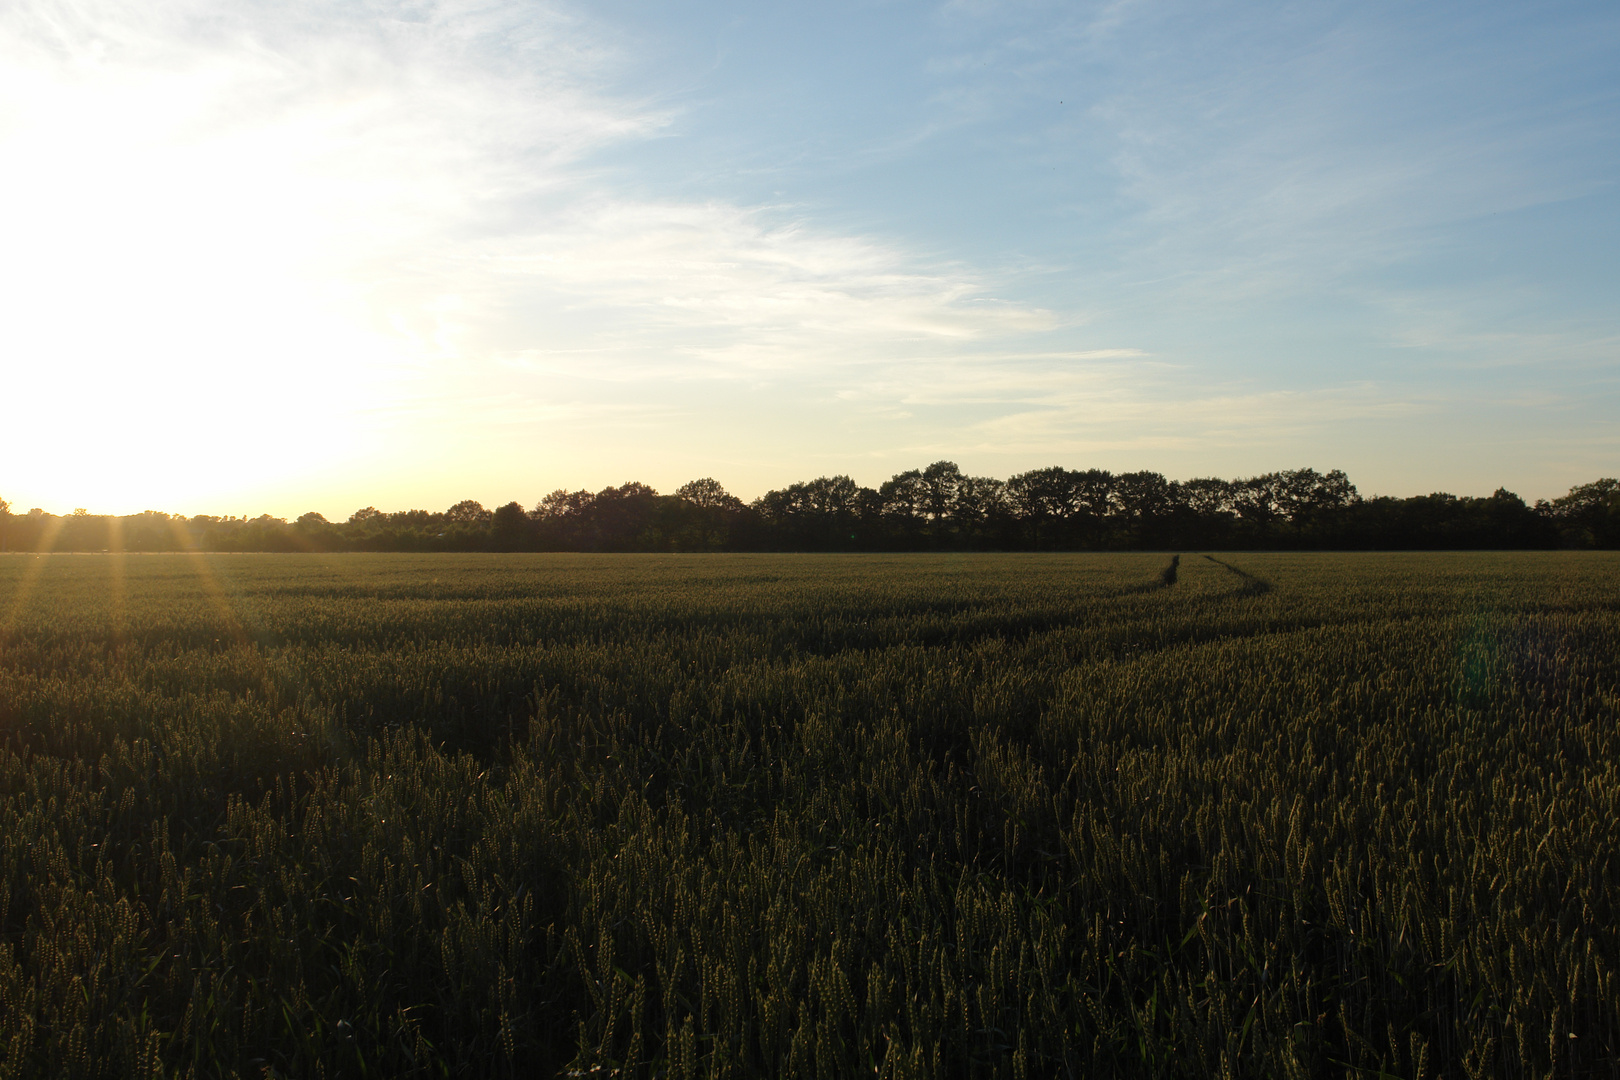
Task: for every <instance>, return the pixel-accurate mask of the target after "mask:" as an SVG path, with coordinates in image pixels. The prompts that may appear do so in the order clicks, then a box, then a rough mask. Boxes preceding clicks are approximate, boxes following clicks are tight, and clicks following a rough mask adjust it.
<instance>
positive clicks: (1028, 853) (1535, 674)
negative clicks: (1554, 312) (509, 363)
mask: <svg viewBox="0 0 1620 1080" xmlns="http://www.w3.org/2000/svg"><path fill="white" fill-rule="evenodd" d="M1219 559H1220V561H1215V560H1211V559H1207V558H1205V557H1202V556H1199V555H1193V554H1188V555H1184V556H1183V557H1182V558H1181V560H1180V563H1179V565H1178V566H1177V567H1176V570H1175V572H1174V573H1170V572H1167V570H1168V568H1167V566H1166V564H1167V563H1168V561H1169V556H1168V555H1158V556H1150V555H1140V556H1138V555H1129V556H957V557H950V556H942V557H927V556H920V557H892V558H878V557H782V556H759V557H750V556H717V557H691V558H678V557H676V558H672V557H657V556H650V557H637V556H629V557H600V558H591V557H568V556H564V557H556V556H532V557H531V556H512V557H497V556H470V557H455V556H430V557H410V556H327V557H297V556H258V557H255V556H238V557H206V558H205V557H195V558H193V557H187V556H179V555H177V556H145V557H127V558H123V557H118V556H105V555H104V556H55V557H48V558H42V559H35V558H33V557H31V556H9V557H0V745H3V748H0V1076H8V1077H9V1076H50V1075H71V1076H75V1077H80V1076H96V1075H102V1076H129V1075H152V1076H159V1075H163V1076H169V1075H184V1076H197V1077H205V1076H268V1075H275V1076H296V1077H318V1076H327V1077H336V1076H356V1077H358V1076H374V1077H375V1076H399V1075H423V1076H445V1075H448V1076H469V1077H471V1076H486V1075H523V1076H549V1075H558V1074H562V1075H574V1076H583V1077H594V1078H600V1080H608V1078H609V1077H615V1076H626V1077H629V1076H640V1077H654V1076H663V1077H667V1078H670V1080H674V1078H677V1077H688V1076H738V1077H740V1076H761V1077H789V1076H805V1077H808V1076H828V1077H831V1076H878V1077H901V1076H923V1075H927V1076H959V1077H968V1076H974V1077H991V1076H1007V1077H1025V1076H1030V1077H1052V1076H1075V1077H1082V1076H1084V1077H1107V1076H1122V1077H1123V1076H1141V1077H1148V1076H1154V1077H1161V1076H1187V1077H1207V1076H1221V1075H1233V1076H1256V1077H1259V1076H1266V1077H1287V1076H1312V1077H1315V1076H1367V1077H1373V1076H1378V1075H1379V1074H1384V1075H1392V1076H1398V1077H1403V1078H1415V1077H1418V1076H1429V1077H1438V1076H1448V1077H1463V1076H1474V1077H1549V1076H1582V1077H1585V1076H1605V1077H1607V1076H1616V1075H1620V1067H1617V1065H1616V1062H1617V1061H1620V982H1617V979H1616V971H1617V970H1620V912H1617V911H1616V897H1617V895H1620V893H1617V888H1620V840H1617V837H1620V830H1617V827H1616V821H1617V815H1620V723H1617V721H1620V557H1615V556H1611V555H1603V554H1584V555H1578V554H1565V555H1556V554H1524V555H1425V556H1376V555H1375V556H1332V555H1326V556H1324V555H1314V556H1258V555H1242V554H1235V555H1221V556H1219Z"/></svg>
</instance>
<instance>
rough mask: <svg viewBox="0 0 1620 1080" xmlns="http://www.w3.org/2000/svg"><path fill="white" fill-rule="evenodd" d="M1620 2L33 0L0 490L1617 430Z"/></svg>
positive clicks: (367, 481)
mask: <svg viewBox="0 0 1620 1080" xmlns="http://www.w3.org/2000/svg"><path fill="white" fill-rule="evenodd" d="M1617 180H1620V6H1617V5H1615V4H1614V3H1612V0H1607V2H1546V3H1531V2H1524V0H1517V2H1512V3H1501V2H1493V0H1470V2H1467V3H1462V2H1456V3H1453V2H1447V0H1437V2H1433V3H1426V4H1411V3H1385V2H1379V0H1370V2H1369V0H1361V2H1355V3H1350V2H1343V3H1340V2H1309V0H1304V2H1267V0H1255V2H1249V3H1227V2H1222V0H1205V2H1202V3H1192V2H1182V0H1163V2H1158V0H1114V2H1102V3H1085V2H1064V3H1044V2H1027V3H1026V2H1021V0H1002V2H997V3H988V2H974V0H959V2H958V0H953V2H948V3H910V2H876V0H873V2H847V0H825V2H822V3H817V4H782V3H740V2H737V3H733V2H724V0H718V2H691V3H656V4H655V3H641V2H633V0H597V2H595V3H590V4H583V3H580V4H572V3H549V2H505V0H490V2H442V3H440V2H432V0H411V2H391V0H345V2H331V3H327V2H320V0H276V2H264V3H253V2H221V0H138V2H128V3H124V2H113V0H106V2H102V0H85V2H67V0H60V2H38V0H12V2H11V3H8V4H6V5H5V6H4V7H3V8H0V497H4V498H6V499H7V500H9V501H10V502H11V503H12V506H13V509H14V510H16V511H21V510H24V509H26V508H28V507H31V506H40V507H43V508H45V509H47V510H50V511H52V512H66V511H67V510H69V509H72V508H74V507H78V506H83V507H87V508H90V509H91V510H92V511H93V512H104V513H133V512H139V511H142V510H147V509H156V510H163V511H168V512H176V513H187V514H196V513H215V514H249V515H257V514H259V513H271V514H275V515H278V516H287V517H295V516H297V515H299V514H301V513H304V512H306V511H310V510H314V511H317V512H320V513H323V514H325V515H326V516H327V517H329V518H331V519H333V520H342V519H344V518H347V517H348V515H349V514H350V513H352V512H353V511H354V510H355V509H356V508H359V507H362V506H367V505H373V506H377V507H379V508H381V509H385V510H393V509H405V508H408V507H422V508H426V509H440V508H443V507H446V506H449V505H450V504H452V503H454V502H457V501H459V500H461V499H466V498H472V499H477V500H479V501H481V502H483V503H484V504H485V505H487V506H495V505H498V504H501V503H505V502H508V501H511V500H514V499H515V500H517V501H519V502H522V503H523V504H525V505H532V504H534V503H536V502H538V501H539V499H540V498H541V497H542V496H544V495H545V494H546V493H547V492H550V491H552V490H555V489H557V488H569V489H578V488H591V489H598V488H601V487H604V486H607V485H609V484H619V483H623V482H625V481H628V480H632V479H634V480H640V481H642V482H645V483H649V484H651V485H652V486H654V487H656V488H658V489H659V490H661V491H670V490H673V489H674V488H675V487H676V486H678V485H679V484H681V483H683V482H685V481H687V480H690V479H694V478H697V477H705V476H712V477H714V478H716V479H718V480H719V481H720V482H721V483H722V484H724V485H725V486H726V487H727V488H728V489H729V490H731V491H732V492H733V493H734V494H737V495H739V496H741V497H743V498H744V499H750V498H753V497H755V496H757V495H759V494H761V493H763V492H764V491H766V490H769V489H771V488H776V487H783V486H785V485H787V484H789V483H792V482H795V481H798V480H805V479H810V478H813V477H816V476H820V475H831V474H836V473H847V474H849V475H851V476H853V477H854V478H855V479H856V480H857V481H859V482H861V483H864V484H870V485H876V484H878V483H879V482H881V481H882V480H884V479H887V478H888V477H889V476H891V475H893V474H894V473H897V472H900V471H902V470H905V469H910V468H916V467H921V466H924V465H927V464H928V463H930V462H933V461H937V460H941V459H949V460H952V461H955V462H956V463H957V464H958V465H960V466H961V467H962V468H963V469H964V470H965V471H967V472H969V473H973V474H976V475H988V476H999V477H1006V476H1009V475H1011V474H1013V473H1016V472H1020V471H1023V470H1026V469H1031V468H1038V467H1043V466H1047V465H1054V464H1056V465H1064V466H1067V467H1070V468H1077V469H1083V468H1105V469H1112V470H1114V471H1130V470H1136V469H1153V470H1157V471H1159V472H1162V473H1164V474H1165V475H1166V476H1169V477H1171V478H1172V479H1185V478H1190V477H1195V476H1211V475H1213V476H1223V477H1228V478H1232V477H1239V476H1249V475H1254V474H1257V473H1262V472H1268V471H1273V470H1277V469H1287V468H1298V467H1305V466H1310V467H1314V468H1317V469H1320V470H1326V469H1330V468H1340V469H1344V470H1346V471H1347V472H1348V473H1349V474H1350V476H1351V479H1352V480H1353V481H1354V482H1355V483H1356V484H1357V485H1358V487H1359V488H1360V489H1361V491H1362V493H1363V494H1368V495H1370V494H1388V495H1412V494H1426V493H1429V492H1432V491H1450V492H1453V493H1457V494H1475V495H1481V494H1489V493H1490V492H1491V491H1493V490H1495V489H1496V488H1497V487H1498V486H1505V487H1507V488H1509V489H1511V490H1513V491H1516V492H1518V493H1519V494H1521V495H1523V496H1525V497H1526V498H1528V499H1535V498H1542V497H1553V496H1556V495H1558V494H1561V493H1562V492H1563V491H1565V490H1566V489H1568V488H1569V487H1570V486H1571V485H1573V484H1577V483H1582V482H1586V481H1589V480H1592V479H1596V478H1598V477H1599V476H1613V475H1616V474H1617V473H1620V423H1617V421H1616V418H1617V417H1620V302H1617V298H1620V188H1617Z"/></svg>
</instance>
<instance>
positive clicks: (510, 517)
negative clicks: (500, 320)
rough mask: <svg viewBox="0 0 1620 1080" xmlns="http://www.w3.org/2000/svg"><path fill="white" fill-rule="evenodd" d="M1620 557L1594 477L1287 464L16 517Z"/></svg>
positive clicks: (360, 546) (609, 543)
mask: <svg viewBox="0 0 1620 1080" xmlns="http://www.w3.org/2000/svg"><path fill="white" fill-rule="evenodd" d="M1556 547H1566V548H1614V547H1620V481H1617V480H1615V479H1613V478H1607V479H1601V480H1595V481H1593V482H1591V483H1588V484H1579V485H1576V486H1575V487H1572V488H1571V489H1570V490H1569V493H1568V494H1566V495H1563V496H1561V497H1559V498H1557V499H1553V500H1550V501H1548V500H1538V501H1537V502H1536V503H1535V504H1534V505H1530V504H1528V503H1526V502H1525V501H1524V500H1523V499H1522V498H1520V497H1519V496H1518V495H1515V494H1514V493H1513V492H1511V491H1507V490H1506V489H1502V488H1498V489H1497V490H1496V491H1495V492H1494V493H1493V494H1491V495H1489V496H1484V497H1469V496H1456V495H1450V494H1445V493H1436V494H1432V495H1418V496H1413V497H1411V498H1391V497H1388V496H1377V497H1372V498H1364V497H1362V496H1361V495H1360V493H1359V492H1357V490H1356V487H1355V485H1354V484H1352V483H1351V482H1350V479H1349V477H1347V476H1346V475H1345V474H1344V473H1343V472H1342V471H1340V470H1337V469H1334V470H1330V471H1328V472H1325V473H1320V472H1317V471H1316V470H1314V469H1292V470H1284V471H1281V472H1273V473H1266V474H1265V475H1263V476H1254V477H1249V478H1246V479H1238V480H1222V479H1219V478H1217V477H1206V478H1200V479H1193V480H1181V481H1177V480H1167V479H1166V478H1165V477H1164V476H1162V475H1160V474H1159V473H1156V472H1129V473H1112V472H1109V471H1107V470H1104V469H1085V470H1075V469H1067V468H1063V467H1061V466H1051V467H1049V468H1044V469H1034V470H1031V471H1029V472H1024V473H1019V474H1018V475H1016V476H1013V477H1011V478H1009V479H1007V480H997V479H994V478H991V477H982V476H969V475H967V474H965V473H963V472H962V471H961V470H960V469H959V468H957V466H956V465H955V464H953V463H952V462H949V461H938V462H935V463H934V464H932V465H930V466H928V467H927V468H925V469H910V470H908V471H906V472H902V473H899V474H897V475H895V476H894V477H892V478H890V479H889V480H887V481H885V482H884V483H883V484H881V485H879V486H878V487H876V488H871V487H863V486H861V485H860V484H857V483H856V482H855V481H854V480H852V479H851V478H849V477H848V476H823V477H818V478H817V479H815V480H807V481H803V482H801V483H796V484H791V485H789V486H788V487H785V488H781V489H779V490H776V491H769V492H767V493H765V494H764V495H762V496H760V497H759V498H757V499H755V500H754V501H753V502H751V503H744V502H743V501H742V500H741V499H738V498H737V497H736V496H734V495H732V494H730V493H729V492H727V491H726V489H725V488H724V487H722V486H721V485H720V483H719V482H717V481H715V480H713V479H710V478H705V479H701V480H693V481H691V482H690V483H687V484H683V485H682V486H681V487H679V488H677V489H676V490H675V491H674V493H672V494H668V495H663V494H660V493H659V492H657V491H656V490H654V489H653V488H651V487H649V486H648V485H646V484H642V483H637V482H634V481H632V482H630V483H627V484H624V485H622V486H620V487H608V488H603V489H602V490H601V491H596V492H592V491H587V490H580V491H568V490H563V489H559V490H557V491H553V492H552V493H551V494H549V495H547V496H545V498H543V499H541V500H540V501H539V502H538V503H536V504H534V506H532V507H529V508H525V507H524V505H523V504H522V503H520V502H509V503H507V504H505V505H503V506H499V507H496V508H495V509H493V510H489V509H486V508H485V507H484V506H483V505H481V504H480V503H478V502H475V501H473V500H470V499H468V500H463V501H462V502H458V503H456V504H455V505H454V506H452V507H450V508H449V509H447V510H443V511H429V510H402V511H396V512H384V511H380V510H378V509H376V508H375V507H370V506H368V507H365V508H364V509H361V510H357V511H355V512H354V513H353V514H351V515H350V516H349V518H348V520H347V521H340V522H338V521H328V520H327V519H326V518H325V517H323V516H322V515H320V514H317V513H308V514H304V515H303V516H302V517H299V518H298V519H296V520H294V521H288V520H287V519H285V518H278V517H271V516H270V515H267V514H266V515H261V516H259V517H256V518H246V517H216V516H210V515H198V516H196V517H184V516H176V515H170V514H165V513H159V512H156V511H147V512H146V513H143V514H132V515H125V516H108V515H97V514H91V513H90V512H89V511H87V510H75V511H74V512H73V513H72V514H71V515H65V516H59V515H54V514H48V513H46V512H45V511H44V510H41V509H37V508H36V509H33V510H30V511H28V512H27V513H26V514H16V513H12V512H11V508H10V506H9V504H7V503H6V502H5V500H4V499H0V550H10V551H45V550H53V551H102V550H115V551H120V550H121V551H176V550H206V551H602V552H614V551H684V552H696V551H972V550H988V551H1070V550H1095V551H1118V550H1134V549H1167V548H1191V549H1223V548H1231V549H1256V548H1267V549H1301V550H1308V549H1313V548H1316V549H1365V550H1390V549H1396V550H1399V549H1447V548H1556Z"/></svg>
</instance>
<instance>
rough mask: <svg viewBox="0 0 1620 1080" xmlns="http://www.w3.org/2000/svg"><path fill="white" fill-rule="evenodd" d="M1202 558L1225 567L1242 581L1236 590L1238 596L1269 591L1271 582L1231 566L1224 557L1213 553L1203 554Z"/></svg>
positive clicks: (1258, 594) (1255, 594) (1254, 594)
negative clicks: (1219, 557) (1221, 557)
mask: <svg viewBox="0 0 1620 1080" xmlns="http://www.w3.org/2000/svg"><path fill="white" fill-rule="evenodd" d="M1204 558H1206V559H1208V560H1209V561H1210V562H1212V563H1214V564H1215V565H1217V566H1222V567H1225V568H1226V569H1227V571H1228V572H1230V573H1233V574H1236V575H1237V576H1238V579H1239V580H1240V581H1241V582H1242V584H1240V585H1239V586H1238V590H1237V591H1238V595H1239V596H1261V595H1263V594H1265V593H1268V592H1270V591H1271V582H1269V581H1267V580H1266V579H1265V578H1260V577H1255V576H1254V575H1253V574H1251V573H1249V572H1248V571H1247V570H1243V569H1241V568H1239V567H1236V566H1233V565H1232V564H1231V563H1229V562H1227V561H1225V560H1224V559H1217V558H1216V557H1215V556H1213V555H1205V556H1204Z"/></svg>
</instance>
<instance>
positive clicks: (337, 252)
mask: <svg viewBox="0 0 1620 1080" xmlns="http://www.w3.org/2000/svg"><path fill="white" fill-rule="evenodd" d="M255 74H257V75H258V76H260V77H261V78H263V79H268V78H269V76H268V75H266V74H265V73H251V72H250V73H248V76H244V75H243V73H241V72H239V71H229V72H228V71H224V70H217V69H212V68H209V67H207V66H204V67H202V68H200V69H195V70H188V71H185V72H183V73H179V74H175V73H160V72H147V71H131V70H128V69H125V68H109V69H103V68H101V67H100V66H98V65H97V64H96V63H95V62H94V61H93V59H82V58H81V60H79V61H78V62H75V63H73V64H68V65H58V66H56V67H49V66H45V65H40V64H36V65H34V66H33V67H32V68H30V67H28V66H26V65H24V66H18V65H11V66H10V69H9V72H8V74H7V75H5V76H4V77H3V78H4V80H5V84H6V85H4V90H5V95H4V96H5V98H6V99H8V100H9V101H11V102H13V103H18V102H20V103H22V104H21V106H20V107H18V106H16V105H14V106H13V108H12V111H11V112H10V114H8V115H5V116H4V117H3V118H0V151H3V156H4V157H5V158H6V159H7V160H10V161H25V162H28V163H29V167H28V168H26V169H6V170H0V223H3V226H4V228H3V232H4V234H5V236H6V249H7V250H6V252H5V254H4V255H3V256H0V288H3V289H4V290H5V293H6V295H7V297H8V301H10V303H11V311H12V312H13V314H9V315H8V320H7V322H8V325H7V326H6V327H5V328H4V329H3V331H0V333H3V334H4V338H5V341H4V347H3V351H4V352H5V353H6V354H7V356H8V357H9V358H10V359H9V360H8V371H7V382H8V384H9V388H10V392H9V393H8V395H7V396H8V397H9V398H10V400H11V402H13V403H16V402H26V403H28V406H27V407H25V408H20V409H19V408H16V407H15V405H13V406H12V408H10V409H9V410H8V413H9V415H8V417H7V423H6V425H5V434H4V435H3V436H0V440H3V442H4V443H5V451H6V453H7V454H8V456H10V457H11V458H12V459H13V460H18V459H19V458H20V459H21V460H24V461H27V462H28V463H29V464H30V467H29V468H28V469H27V470H26V472H27V474H28V476H27V479H26V482H27V483H28V484H29V485H30V486H31V490H30V491H29V492H28V493H27V494H28V496H29V497H30V498H34V499H50V498H54V499H57V500H60V501H61V502H62V503H63V504H64V505H65V504H84V505H92V506H94V507H96V508H97V509H105V510H116V511H130V510H140V509H144V508H147V506H149V505H153V504H159V505H161V504H165V503H173V502H176V501H178V502H186V501H188V500H195V499H207V498H208V497H209V496H213V497H215V498H218V497H219V496H220V495H222V494H225V493H228V492H234V491H240V490H244V489H252V488H253V487H254V486H256V485H260V484H263V483H267V482H270V481H271V480H274V479H276V478H283V477H287V476H289V475H298V474H307V473H308V472H309V471H311V470H316V469H319V468H320V467H321V466H322V464H323V463H324V462H330V461H332V460H334V459H337V458H342V457H343V456H345V455H346V454H348V453H350V452H352V451H353V450H354V448H355V447H356V445H357V444H358V443H359V442H362V441H363V440H364V438H365V432H364V427H365V416H366V412H367V410H368V409H370V408H371V407H373V406H374V405H375V404H376V403H377V402H378V400H379V397H380V391H381V390H382V388H383V387H384V385H385V384H386V383H387V381H388V379H389V377H390V373H391V372H394V371H397V370H398V369H399V367H400V365H401V364H402V363H403V362H405V360H406V357H405V356H404V355H403V348H402V343H401V342H400V340H399V339H398V338H397V337H394V336H390V335H389V334H387V333H386V332H383V331H380V330H379V329H377V328H375V327H374V326H372V325H370V322H371V319H370V313H369V311H368V306H367V301H368V297H367V296H366V295H365V294H364V293H363V292H362V291H360V290H358V289H356V288H354V287H353V286H351V285H349V284H348V283H347V282H348V280H349V279H348V278H346V277H345V269H346V267H345V265H344V263H345V260H346V259H348V258H350V257H351V255H352V253H353V252H352V247H351V246H346V243H347V242H348V241H350V240H351V239H352V234H353V231H354V230H355V229H356V228H357V227H363V226H364V225H365V224H366V223H365V222H364V221H363V220H360V219H361V218H362V217H363V215H360V214H358V213H354V212H350V211H353V209H354V208H353V207H352V206H351V205H350V204H352V203H353V202H354V201H355V197H356V196H355V193H354V192H353V191H351V190H349V189H348V187H347V186H346V183H345V181H344V179H343V178H342V177H341V176H333V175H330V173H329V172H328V171H324V162H323V155H326V154H327V153H328V152H329V151H331V150H332V148H333V146H334V145H335V142H336V141H337V140H339V139H340V138H341V129H342V127H343V126H344V124H345V122H346V120H347V119H348V118H347V116H346V112H345V107H341V106H333V107H325V106H315V105H311V106H309V107H307V108H303V109H298V110H292V111H290V112H283V113H274V112H272V113H270V114H268V115H264V114H262V110H260V111H257V112H256V111H255V110H253V109H247V110H246V115H236V114H234V113H233V112H232V111H231V108H230V106H232V105H233V104H235V105H238V106H241V105H243V104H244V102H245V104H246V105H252V102H253V99H252V95H245V94H244V93H243V92H242V88H241V86H239V85H235V84H239V83H241V82H242V81H243V79H244V78H245V77H246V78H249V79H251V77H252V76H254V75H255ZM271 74H273V73H271ZM7 494H8V497H11V498H14V499H15V498H16V497H17V496H18V495H21V494H23V493H22V492H17V491H15V490H13V491H11V492H8V493H7ZM174 508H175V509H180V507H178V506H175V507H174Z"/></svg>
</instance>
